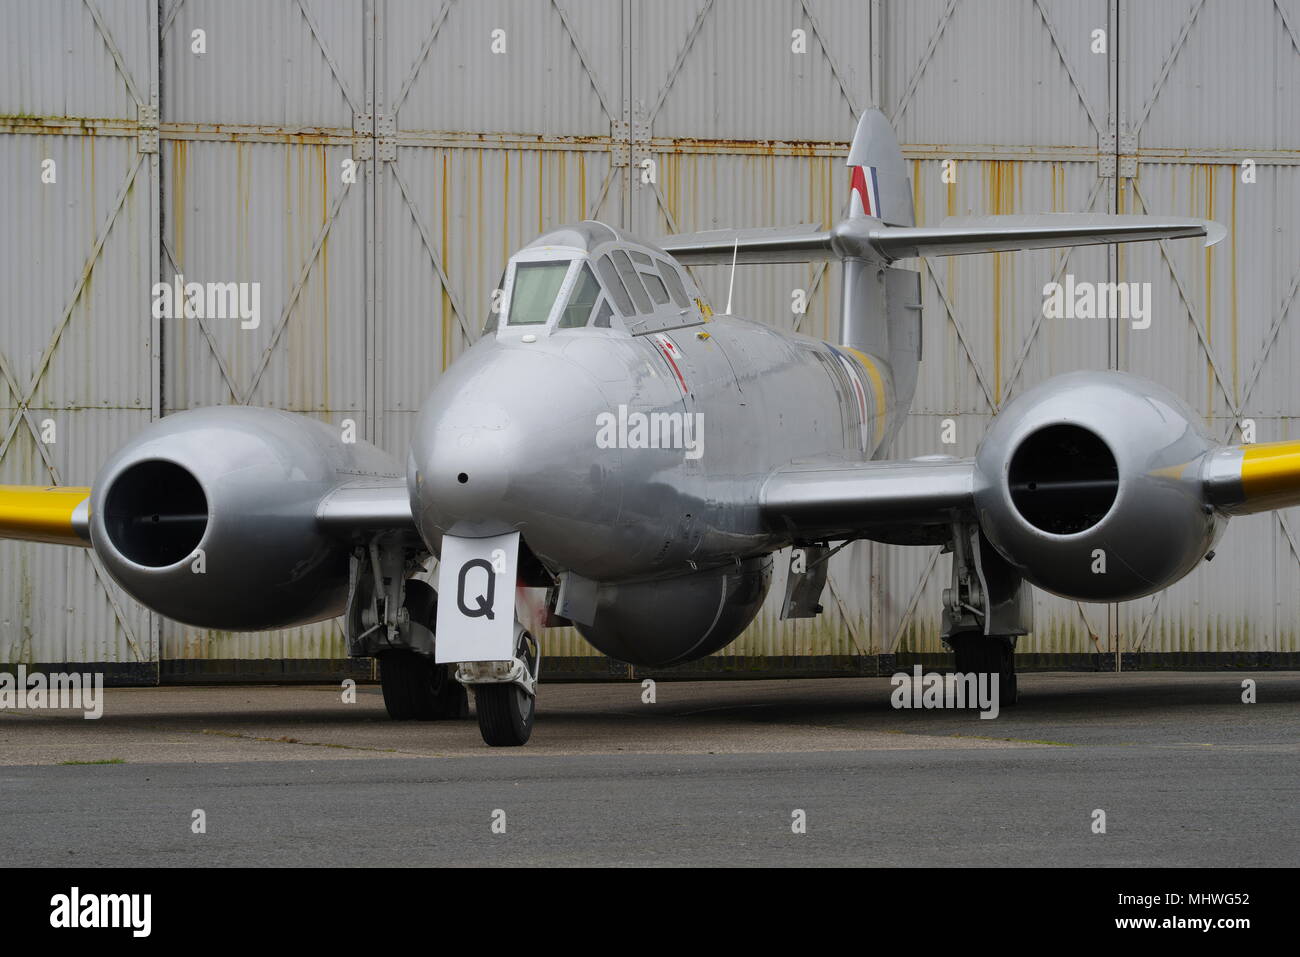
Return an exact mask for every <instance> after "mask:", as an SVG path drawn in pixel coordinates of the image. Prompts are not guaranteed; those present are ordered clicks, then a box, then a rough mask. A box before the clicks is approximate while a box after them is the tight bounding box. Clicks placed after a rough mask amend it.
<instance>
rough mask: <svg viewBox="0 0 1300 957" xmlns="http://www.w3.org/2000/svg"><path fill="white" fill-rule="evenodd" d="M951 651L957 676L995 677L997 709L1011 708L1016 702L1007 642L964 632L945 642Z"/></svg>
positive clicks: (1012, 661) (1012, 658)
mask: <svg viewBox="0 0 1300 957" xmlns="http://www.w3.org/2000/svg"><path fill="white" fill-rule="evenodd" d="M948 642H949V644H951V645H952V648H953V658H954V659H955V661H954V666H953V667H954V670H955V671H956V672H957V673H958V674H971V673H972V672H973V673H975V674H991V675H996V676H997V681H998V706H999V707H1007V706H1010V705H1014V704H1015V703H1016V701H1017V700H1018V698H1019V689H1018V687H1017V685H1016V662H1015V649H1014V648H1012V646H1011V639H1009V638H1006V637H1003V636H1002V635H984V634H981V633H980V632H977V631H968V632H964V633H962V634H957V635H953V636H952V637H950V638H949V639H948Z"/></svg>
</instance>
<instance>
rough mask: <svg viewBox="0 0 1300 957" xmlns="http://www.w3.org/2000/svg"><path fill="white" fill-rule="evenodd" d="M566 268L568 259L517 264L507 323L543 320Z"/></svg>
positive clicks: (545, 318)
mask: <svg viewBox="0 0 1300 957" xmlns="http://www.w3.org/2000/svg"><path fill="white" fill-rule="evenodd" d="M568 271H569V260H567V259H564V260H560V261H555V260H551V261H549V262H541V263H517V264H516V265H515V288H514V291H513V292H511V294H510V320H509V321H510V325H512V326H538V325H541V324H542V323H544V322H546V320H547V318H548V317H549V316H550V314H551V307H552V306H553V305H555V297H556V295H558V294H559V292H560V286H561V285H562V284H563V283H564V277H565V274H566V273H568Z"/></svg>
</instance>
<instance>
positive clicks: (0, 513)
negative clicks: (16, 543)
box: [0, 485, 90, 546]
mask: <svg viewBox="0 0 1300 957" xmlns="http://www.w3.org/2000/svg"><path fill="white" fill-rule="evenodd" d="M88 495H90V489H88V488H72V487H69V486H49V487H46V486H40V485H0V538H14V539H19V540H21V541H26V542H50V543H52V544H55V545H83V546H88V545H89V544H90V542H88V541H86V540H85V539H84V538H82V537H81V536H80V535H79V534H77V532H76V530H75V529H74V528H73V524H72V514H73V512H75V511H76V509H77V506H78V505H80V504H81V503H82V502H84V501H85V500H86V497H87V496H88Z"/></svg>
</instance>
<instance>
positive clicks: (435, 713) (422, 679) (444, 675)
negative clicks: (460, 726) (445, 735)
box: [378, 579, 469, 721]
mask: <svg viewBox="0 0 1300 957" xmlns="http://www.w3.org/2000/svg"><path fill="white" fill-rule="evenodd" d="M404 607H405V609H406V611H407V614H408V615H409V616H410V617H409V620H410V621H413V622H415V623H417V624H419V625H421V626H423V627H424V628H427V629H428V630H429V631H430V632H432V631H433V630H434V623H435V622H436V621H437V619H438V595H437V593H436V592H435V591H434V590H433V587H432V586H431V585H429V584H428V583H427V582H422V581H419V580H416V579H410V580H408V581H407V582H406V598H405V602H404ZM378 657H379V681H380V685H381V687H382V688H383V691H384V707H385V708H387V709H388V716H389V717H390V718H393V719H394V720H396V721H439V720H446V719H450V718H468V717H469V696H468V695H467V694H466V693H465V688H464V686H463V685H462V684H461V683H460V682H459V681H457V680H456V678H455V675H454V674H453V673H452V671H453V669H452V666H451V665H439V664H435V663H434V661H433V659H432V658H430V657H429V656H428V655H427V654H423V653H421V652H419V651H415V650H414V649H411V648H394V649H391V650H389V651H384V652H382V653H380V655H379V656H378Z"/></svg>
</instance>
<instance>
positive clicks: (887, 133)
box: [848, 110, 916, 226]
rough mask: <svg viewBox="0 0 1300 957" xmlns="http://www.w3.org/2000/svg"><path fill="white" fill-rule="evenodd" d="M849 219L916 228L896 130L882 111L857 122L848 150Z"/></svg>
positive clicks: (864, 115) (909, 186) (863, 115)
mask: <svg viewBox="0 0 1300 957" xmlns="http://www.w3.org/2000/svg"><path fill="white" fill-rule="evenodd" d="M848 165H849V219H865V218H871V219H878V220H880V221H881V222H883V223H887V224H889V225H890V226H913V225H915V224H916V213H915V210H914V209H913V208H912V184H911V181H910V180H909V179H908V178H907V166H906V165H905V163H904V162H903V151H902V150H901V149H899V147H898V138H897V137H895V136H894V128H893V127H892V126H890V125H889V120H888V119H886V118H885V114H884V113H881V112H880V111H879V110H867V111H866V112H865V113H863V114H862V119H860V120H858V129H857V132H855V133H854V134H853V144H852V145H851V146H850V147H849V161H848Z"/></svg>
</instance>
